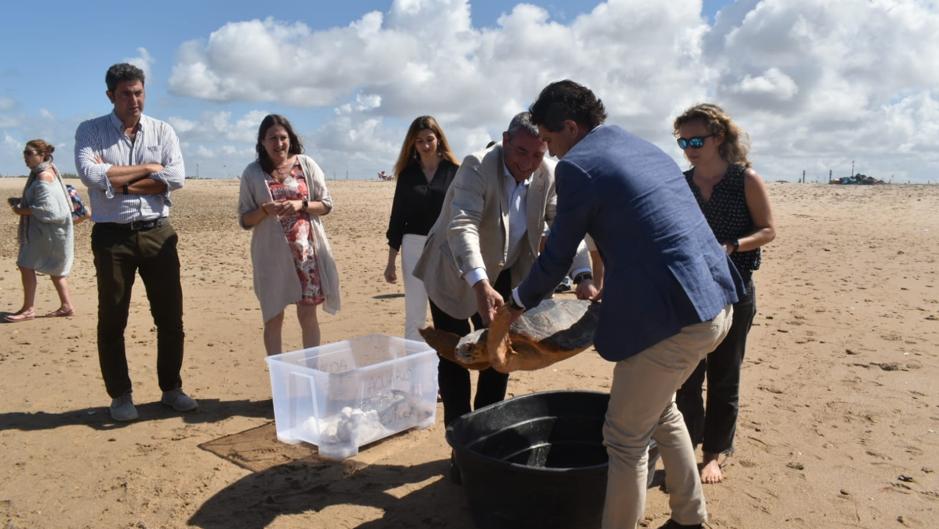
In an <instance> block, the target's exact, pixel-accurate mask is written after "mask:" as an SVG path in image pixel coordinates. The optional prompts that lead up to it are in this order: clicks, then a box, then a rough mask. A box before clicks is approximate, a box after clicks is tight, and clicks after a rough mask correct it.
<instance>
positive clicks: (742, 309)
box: [675, 281, 756, 454]
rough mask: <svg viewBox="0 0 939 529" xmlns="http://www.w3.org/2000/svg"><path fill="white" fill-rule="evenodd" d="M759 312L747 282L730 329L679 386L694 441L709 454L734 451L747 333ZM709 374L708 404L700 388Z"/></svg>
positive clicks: (678, 397) (677, 398)
mask: <svg viewBox="0 0 939 529" xmlns="http://www.w3.org/2000/svg"><path fill="white" fill-rule="evenodd" d="M755 315H756V290H754V287H753V281H749V282H748V284H747V295H746V296H745V297H744V298H743V299H741V300H740V301H738V302H737V303H735V304H734V318H733V323H732V324H731V326H730V332H729V333H728V334H727V337H726V338H724V341H723V342H721V344H720V345H718V346H717V349H715V350H714V352H712V353H711V354H709V355H707V357H706V358H705V359H704V360H702V361H701V363H700V364H698V367H697V368H695V370H694V372H693V373H692V374H691V376H689V377H688V380H687V381H685V383H684V384H683V385H682V386H681V388H679V389H678V392H677V394H676V395H675V402H676V404H678V409H679V410H681V413H682V415H684V417H685V425H686V426H688V433H689V434H690V435H691V442H692V443H694V445H695V446H697V445H698V444H699V443H700V444H701V448H702V450H704V451H705V452H707V453H709V454H720V453H725V452H728V453H729V452H731V451H732V450H733V446H734V434H735V433H736V430H737V413H738V411H739V409H740V405H739V400H740V367H741V366H742V365H743V357H744V354H745V353H746V349H747V333H749V332H750V326H751V324H752V323H753V317H754V316H755ZM705 378H707V405H706V407H705V402H704V400H703V399H702V397H701V388H702V385H703V384H704V380H705Z"/></svg>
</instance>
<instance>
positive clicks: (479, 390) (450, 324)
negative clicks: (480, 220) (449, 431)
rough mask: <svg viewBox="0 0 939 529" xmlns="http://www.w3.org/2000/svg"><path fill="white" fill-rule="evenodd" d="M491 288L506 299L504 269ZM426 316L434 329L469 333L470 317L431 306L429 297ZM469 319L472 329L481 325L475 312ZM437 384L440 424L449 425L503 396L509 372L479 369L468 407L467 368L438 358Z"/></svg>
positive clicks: (509, 284) (509, 288)
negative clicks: (440, 405)
mask: <svg viewBox="0 0 939 529" xmlns="http://www.w3.org/2000/svg"><path fill="white" fill-rule="evenodd" d="M494 288H495V289H496V291H497V292H498V293H499V294H501V295H502V298H503V299H508V297H509V296H510V295H512V277H511V274H510V273H509V271H508V270H505V271H503V272H502V273H501V274H500V275H499V278H498V279H497V280H496V284H495V287H494ZM430 315H431V318H432V319H433V321H434V328H435V329H439V330H442V331H447V332H452V333H454V334H457V335H459V336H466V335H467V334H469V333H470V332H472V329H471V328H470V320H460V319H456V318H454V317H452V316H450V315H449V314H447V313H446V312H444V311H443V310H442V309H440V308H439V307H438V306H437V305H434V302H433V301H432V300H431V302H430ZM471 320H472V322H473V326H474V328H476V329H481V328H482V327H483V323H482V318H480V316H479V314H474V315H473V317H472V318H471ZM437 383H438V384H439V387H440V398H441V399H442V400H443V424H444V425H449V424H450V423H451V422H453V421H455V420H456V419H458V418H459V417H460V416H461V415H463V414H466V413H469V412H470V411H472V410H474V409H478V408H482V407H483V406H488V405H490V404H492V403H494V402H499V401H500V400H502V399H504V398H505V390H506V387H507V386H508V384H509V375H508V374H506V373H500V372H498V371H496V370H495V369H492V368H489V369H483V370H481V371H480V372H479V379H478V380H477V381H476V398H475V399H473V407H472V408H470V391H471V388H470V374H469V370H468V369H466V368H465V367H463V366H461V365H459V364H456V363H454V362H451V361H450V360H447V359H445V358H443V357H441V358H440V364H439V366H438V368H437Z"/></svg>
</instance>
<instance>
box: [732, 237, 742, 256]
mask: <svg viewBox="0 0 939 529" xmlns="http://www.w3.org/2000/svg"><path fill="white" fill-rule="evenodd" d="M730 245H731V246H733V247H734V251H732V252H730V253H737V250H739V249H740V239H734V240H732V241H730Z"/></svg>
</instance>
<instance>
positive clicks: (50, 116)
mask: <svg viewBox="0 0 939 529" xmlns="http://www.w3.org/2000/svg"><path fill="white" fill-rule="evenodd" d="M39 116H40V117H42V118H43V119H55V115H53V114H52V112H50V111H49V109H47V108H40V109H39Z"/></svg>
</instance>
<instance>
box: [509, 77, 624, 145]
mask: <svg viewBox="0 0 939 529" xmlns="http://www.w3.org/2000/svg"><path fill="white" fill-rule="evenodd" d="M528 111H529V112H531V120H532V121H533V122H534V123H535V124H536V125H538V126H539V127H545V128H547V129H548V130H550V131H552V132H557V131H559V130H561V128H562V127H563V126H564V121H566V120H571V121H574V122H576V123H577V124H579V125H583V126H585V127H586V128H587V129H588V130H591V129H593V128H594V127H596V126H597V125H600V124H602V123H603V122H604V121H606V110H605V109H604V108H603V101H600V100H599V99H597V96H595V95H594V94H593V92H591V91H590V89H589V88H587V87H586V86H582V85H579V84H577V83H575V82H574V81H571V80H570V79H565V80H563V81H557V82H554V83H551V84H549V85H548V86H546V87H544V89H543V90H542V91H541V93H540V94H539V95H538V100H537V101H535V102H534V103H533V104H532V105H531V107H530V108H529V109H528Z"/></svg>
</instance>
